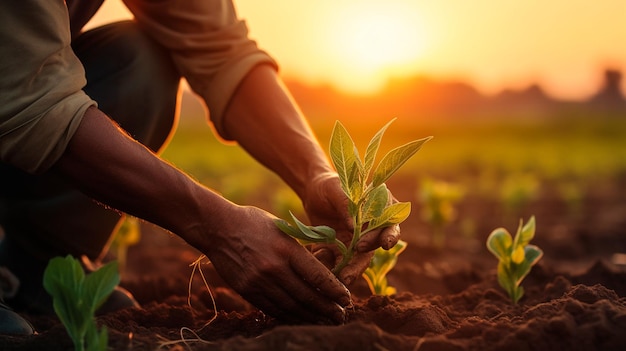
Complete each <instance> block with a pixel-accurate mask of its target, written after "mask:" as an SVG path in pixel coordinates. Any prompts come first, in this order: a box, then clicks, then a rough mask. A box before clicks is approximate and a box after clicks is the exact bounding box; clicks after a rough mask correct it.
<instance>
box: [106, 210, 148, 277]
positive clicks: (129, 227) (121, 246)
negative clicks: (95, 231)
mask: <svg viewBox="0 0 626 351" xmlns="http://www.w3.org/2000/svg"><path fill="white" fill-rule="evenodd" d="M140 240H141V227H140V225H139V219H138V218H137V217H132V216H127V217H126V218H125V219H124V221H123V222H122V225H121V226H120V228H119V229H118V231H117V233H115V236H114V237H113V242H112V243H111V249H112V250H114V251H115V257H116V258H117V261H118V265H119V271H120V272H122V273H123V272H125V271H126V262H127V259H126V258H127V256H128V248H129V247H131V246H133V245H136V244H137V243H139V241H140Z"/></svg>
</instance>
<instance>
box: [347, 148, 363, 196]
mask: <svg viewBox="0 0 626 351" xmlns="http://www.w3.org/2000/svg"><path fill="white" fill-rule="evenodd" d="M362 168H363V166H361V160H359V159H358V158H357V159H355V162H354V164H353V165H352V167H351V168H350V175H349V176H348V186H349V187H350V188H349V189H348V190H349V194H347V195H348V198H349V199H350V200H351V201H353V202H354V203H359V202H360V201H361V196H362V195H363V175H362V174H361V172H362Z"/></svg>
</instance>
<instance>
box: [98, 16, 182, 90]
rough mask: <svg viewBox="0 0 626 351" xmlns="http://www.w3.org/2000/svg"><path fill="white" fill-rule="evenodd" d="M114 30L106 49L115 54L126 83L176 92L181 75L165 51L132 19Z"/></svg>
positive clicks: (147, 88)
mask: <svg viewBox="0 0 626 351" xmlns="http://www.w3.org/2000/svg"><path fill="white" fill-rule="evenodd" d="M116 31H117V32H119V34H118V35H114V38H113V42H112V43H110V47H109V50H111V51H110V52H111V53H113V56H117V57H118V60H119V63H118V64H119V66H118V67H119V68H121V69H122V70H123V71H124V76H125V77H126V79H127V80H128V82H129V84H131V83H132V85H133V86H134V87H137V85H145V87H143V89H145V90H148V91H151V92H152V93H154V94H157V95H160V94H163V93H165V94H168V95H169V94H172V93H173V94H176V91H177V90H178V85H179V82H180V78H181V76H180V73H179V72H178V70H177V69H176V67H175V65H174V63H173V61H172V58H171V56H170V55H169V53H168V51H167V50H166V49H165V48H163V47H162V46H161V45H160V44H158V43H157V42H156V41H155V40H154V39H152V38H150V37H149V36H148V34H146V33H145V32H144V31H143V30H141V29H140V28H139V26H138V25H137V24H136V23H135V22H132V21H125V22H120V23H118V24H117V28H116Z"/></svg>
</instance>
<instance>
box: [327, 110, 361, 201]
mask: <svg viewBox="0 0 626 351" xmlns="http://www.w3.org/2000/svg"><path fill="white" fill-rule="evenodd" d="M330 159H331V161H332V162H333V165H334V166H335V170H337V173H338V174H339V180H340V181H341V187H342V188H343V190H344V192H345V193H346V195H347V196H348V197H350V198H351V199H352V197H351V196H352V191H351V189H352V183H353V182H354V179H355V176H354V174H353V173H352V172H355V171H358V168H357V169H356V170H355V169H354V167H358V163H357V160H359V161H358V162H359V163H360V158H359V155H358V152H357V150H356V145H355V144H354V141H352V138H351V137H350V134H349V133H348V131H347V130H346V128H345V127H344V126H343V125H342V124H341V122H339V121H336V122H335V126H334V128H333V131H332V134H331V136H330ZM357 201H358V200H357ZM355 202H356V201H355Z"/></svg>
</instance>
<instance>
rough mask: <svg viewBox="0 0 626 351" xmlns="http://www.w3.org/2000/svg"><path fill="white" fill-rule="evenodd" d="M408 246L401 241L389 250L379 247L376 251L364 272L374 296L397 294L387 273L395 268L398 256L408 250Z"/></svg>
mask: <svg viewBox="0 0 626 351" xmlns="http://www.w3.org/2000/svg"><path fill="white" fill-rule="evenodd" d="M406 245H407V243H406V241H402V240H399V241H398V243H397V244H396V245H395V246H394V247H392V248H391V249H389V250H383V249H382V248H380V247H379V248H378V249H376V250H375V251H374V257H372V261H371V262H370V265H369V267H368V268H367V269H366V270H365V272H363V278H364V279H365V281H366V282H367V285H368V286H369V288H370V291H371V292H372V294H374V295H393V294H395V293H396V288H394V287H392V286H389V284H388V283H387V273H389V272H390V271H391V270H392V269H393V267H395V265H396V262H398V256H399V255H400V254H401V253H402V252H403V251H404V249H406Z"/></svg>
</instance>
